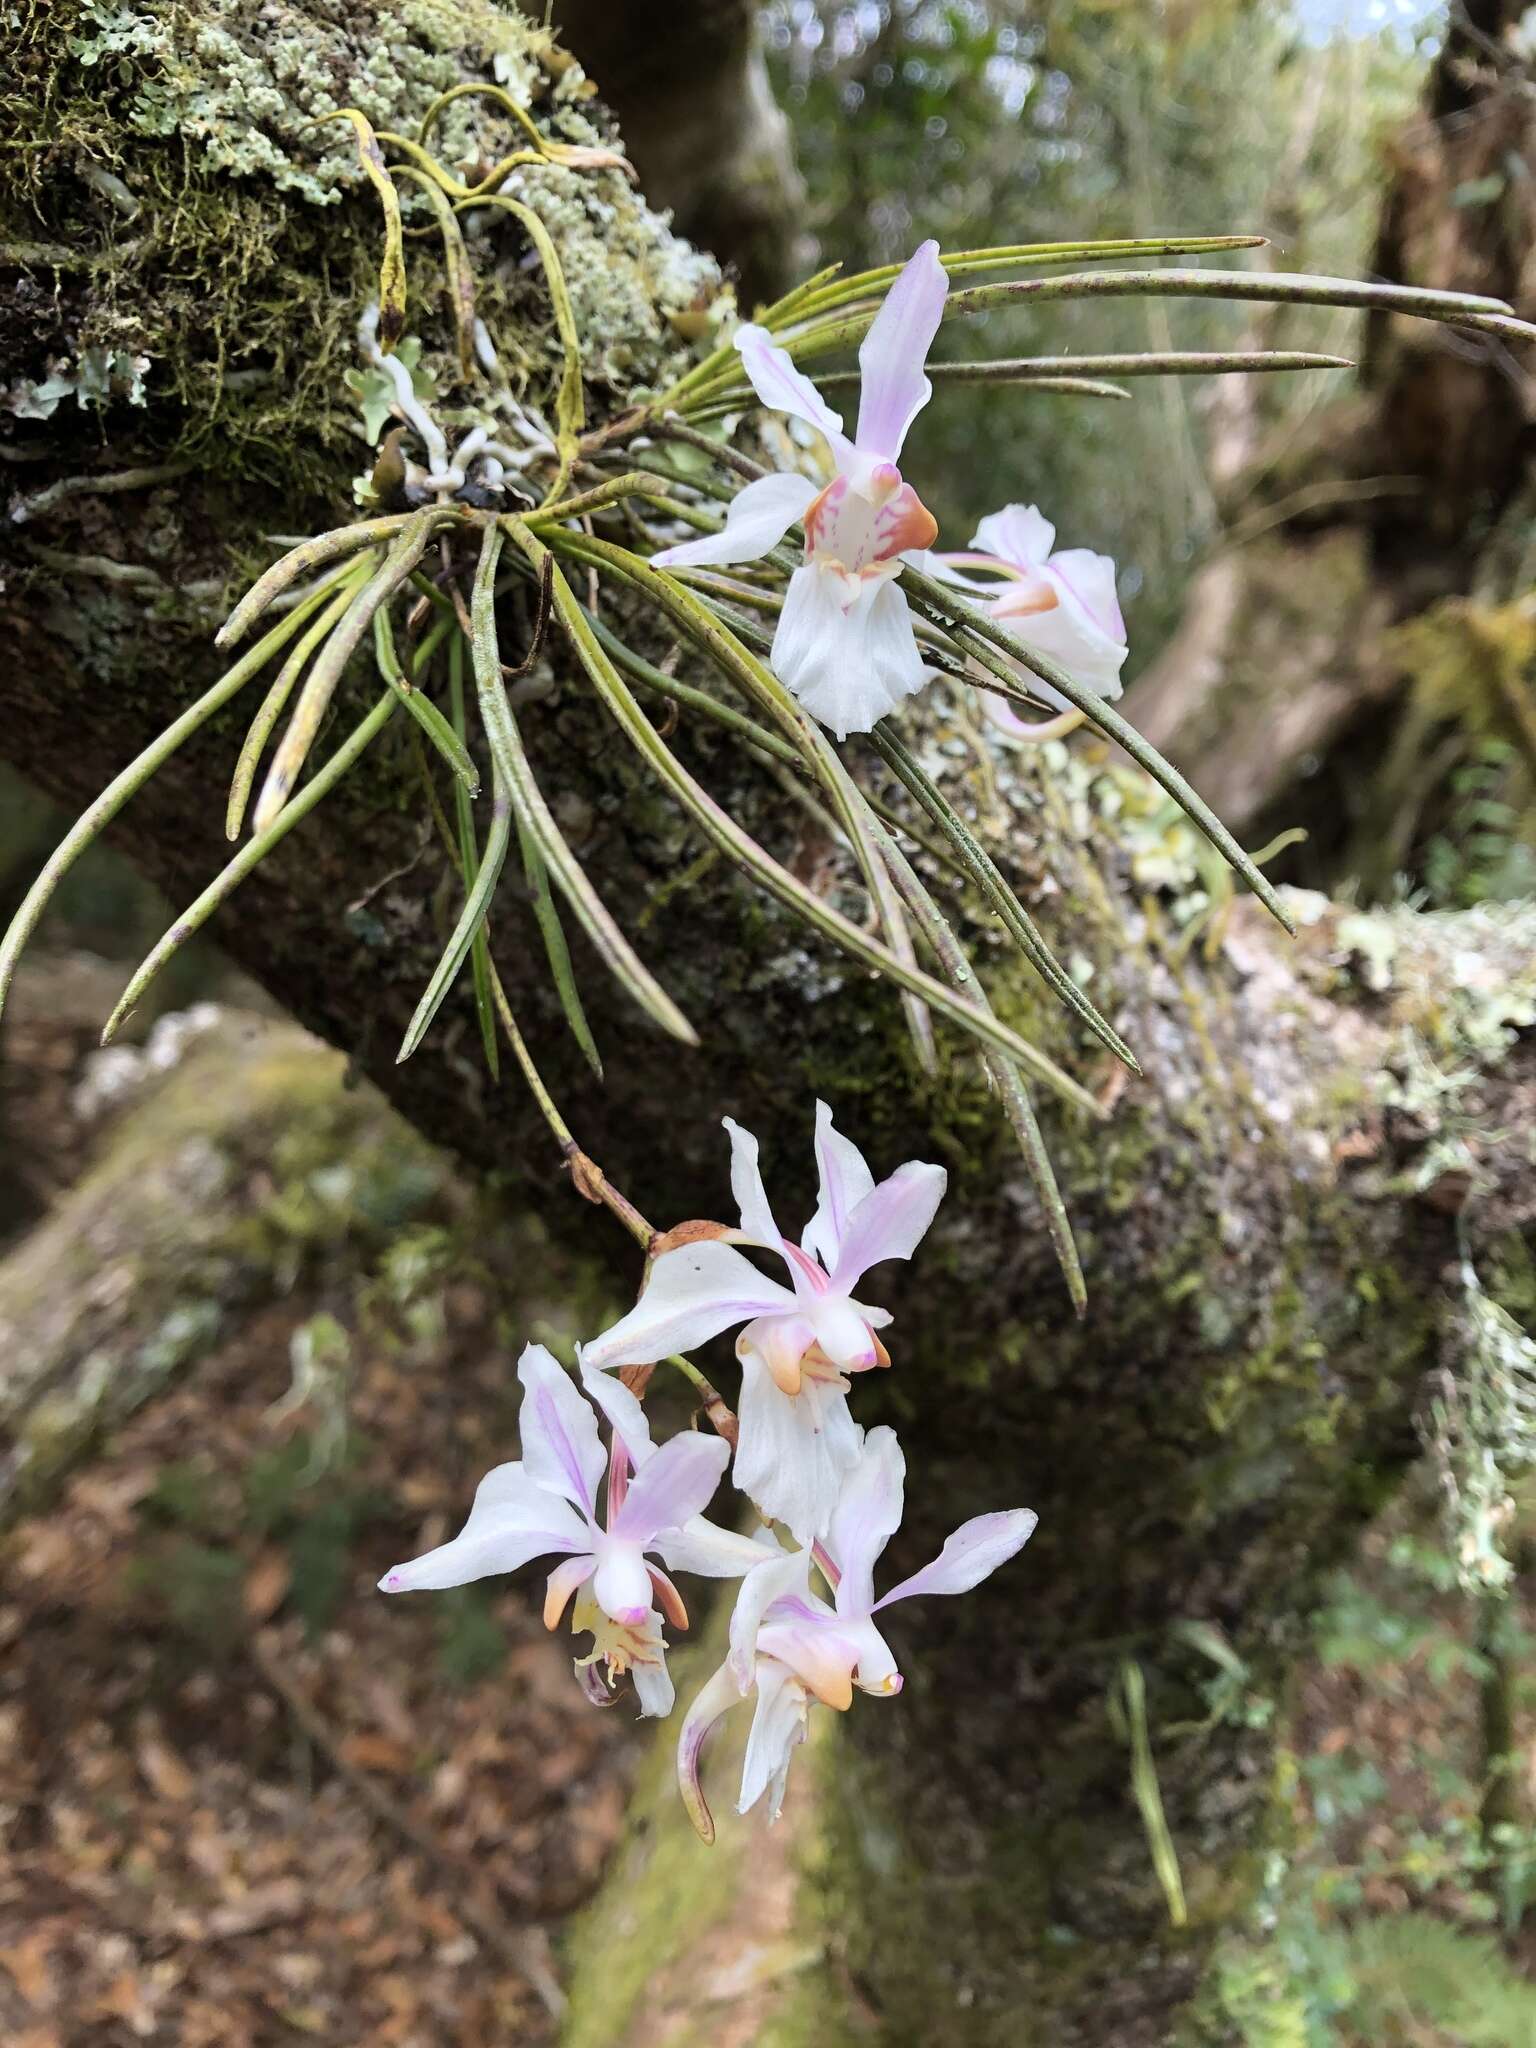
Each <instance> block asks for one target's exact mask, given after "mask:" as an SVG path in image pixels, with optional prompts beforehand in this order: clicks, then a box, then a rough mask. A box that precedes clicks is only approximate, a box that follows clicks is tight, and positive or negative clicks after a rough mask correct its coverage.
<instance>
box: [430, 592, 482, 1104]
mask: <svg viewBox="0 0 1536 2048" xmlns="http://www.w3.org/2000/svg"><path fill="white" fill-rule="evenodd" d="M438 594H439V596H441V594H442V593H441V592H439V593H438ZM448 609H449V617H450V618H451V619H452V621H453V624H452V629H451V637H450V639H449V641H448V716H449V719H450V721H451V722H452V725H453V736H454V738H455V739H456V740H457V741H458V743H459V745H460V746H461V747H463V748H464V751H465V753H466V754H467V753H468V751H469V746H468V729H467V723H466V720H465V716H464V635H463V634H462V633H461V632H460V631H459V626H458V618H457V615H456V614H455V613H454V611H453V607H452V606H451V605H450V606H449V608H448ZM423 672H424V665H423V663H422V661H421V658H420V656H419V655H418V657H417V663H416V673H417V674H418V675H421V674H422V673H423ZM423 759H425V757H423ZM453 812H454V823H455V826H456V827H457V830H458V835H459V865H460V867H461V868H462V870H463V874H464V886H465V888H467V889H472V888H473V887H474V886H475V877H476V875H478V874H479V872H480V842H479V836H478V834H477V833H476V831H475V814H474V810H473V808H472V806H471V804H470V792H469V790H468V789H467V788H466V786H465V784H464V782H463V781H462V779H461V778H460V777H458V776H455V777H454V781H453ZM469 965H470V973H471V975H472V976H473V978H474V984H475V1015H476V1017H477V1018H478V1019H479V1021H480V1041H481V1044H482V1045H483V1046H484V1047H485V1063H486V1065H487V1066H488V1067H489V1068H490V1070H491V1078H492V1080H495V1081H499V1080H500V1079H501V1042H500V1040H499V1039H498V1038H497V1036H496V999H495V983H496V970H495V968H494V967H493V965H492V964H491V935H490V920H489V919H488V918H487V919H482V921H481V923H480V926H479V928H478V929H477V931H476V932H475V937H474V943H473V944H472V945H471V947H470V950H469Z"/></svg>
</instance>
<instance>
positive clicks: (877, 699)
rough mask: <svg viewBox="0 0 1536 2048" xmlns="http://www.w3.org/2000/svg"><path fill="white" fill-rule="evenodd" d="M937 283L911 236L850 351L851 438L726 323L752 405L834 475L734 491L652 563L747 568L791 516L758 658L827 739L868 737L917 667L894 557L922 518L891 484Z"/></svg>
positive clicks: (789, 373) (907, 494) (909, 493)
mask: <svg viewBox="0 0 1536 2048" xmlns="http://www.w3.org/2000/svg"><path fill="white" fill-rule="evenodd" d="M948 290H949V279H948V278H947V276H946V275H945V271H944V266H943V264H942V263H941V262H940V261H939V245H938V243H937V242H924V243H923V245H922V247H921V248H920V249H919V250H918V251H917V253H916V255H914V256H913V257H912V258H911V260H910V261H909V262H908V263H907V264H906V266H905V267H904V269H903V270H902V272H901V274H900V276H899V277H898V278H897V279H896V282H895V283H894V284H893V285H892V286H891V289H890V291H889V292H888V293H887V295H886V300H885V304H884V305H883V306H882V307H881V308H880V311H879V313H878V314H877V315H876V317H875V320H874V324H873V325H872V326H871V327H870V329H869V332H868V333H867V334H866V335H865V337H864V341H863V345H862V346H861V348H860V349H859V369H860V372H861V379H862V381H861V384H860V393H859V424H858V430H857V433H856V434H855V436H854V438H853V440H852V441H850V440H849V439H848V438H847V437H846V435H845V434H844V433H843V422H842V417H841V415H840V414H838V413H835V412H833V410H832V408H831V407H830V406H829V405H828V404H827V402H826V400H825V399H824V398H823V397H822V396H821V394H820V392H819V391H818V390H817V389H816V387H815V385H814V384H813V383H812V382H811V380H810V379H809V378H808V377H807V376H806V375H805V374H804V373H803V372H802V371H800V370H797V369H796V368H795V365H794V363H793V361H792V360H791V358H790V356H789V354H788V352H787V350H785V349H782V348H779V347H777V346H776V345H775V343H774V340H773V337H772V335H771V334H769V333H768V331H767V329H766V328H762V327H756V326H752V325H747V326H744V327H739V328H738V329H737V330H736V337H735V340H736V347H737V348H738V350H739V351H740V352H741V360H742V365H743V367H744V369H745V370H746V373H747V376H748V378H749V379H750V380H751V384H752V388H753V390H754V391H755V392H756V393H757V395H758V397H759V399H760V400H761V401H762V403H763V404H764V405H765V406H768V407H769V408H770V409H771V410H773V411H775V412H787V413H789V414H790V415H791V416H792V417H793V418H795V419H798V420H803V421H804V422H805V424H806V425H807V426H809V427H814V428H815V429H816V430H817V431H818V432H819V433H821V434H822V435H824V436H825V438H826V441H827V444H828V446H829V447H830V449H831V451H832V460H833V463H834V465H835V467H836V474H835V475H834V477H833V478H832V481H831V482H830V483H829V484H828V485H826V487H825V488H824V489H823V490H820V491H818V490H817V488H816V486H815V485H814V484H813V483H811V482H810V481H809V480H808V479H807V478H805V477H803V476H798V475H795V474H793V473H786V474H781V475H775V476H765V477H760V478H759V479H758V480H757V482H755V483H750V484H748V485H747V487H746V488H745V490H742V491H739V492H738V493H737V495H736V497H735V498H734V499H733V501H732V503H731V508H730V511H729V512H728V513H727V515H726V522H725V527H724V530H723V531H722V532H720V533H717V534H709V535H706V536H705V537H704V538H703V539H700V540H692V541H687V542H685V543H684V544H683V545H682V546H680V547H674V548H664V549H663V550H662V551H661V553H660V554H658V555H655V556H653V557H652V559H653V561H654V562H655V565H656V567H657V568H659V569H668V568H674V569H680V568H685V567H689V568H698V567H703V566H704V565H705V564H712V565H717V566H718V565H724V564H727V563H732V562H754V561H756V560H757V559H758V557H759V556H761V555H765V554H767V553H768V551H769V549H770V548H774V547H777V546H778V544H779V542H780V541H781V540H782V539H783V538H784V536H785V534H786V533H788V531H789V529H790V528H791V527H792V526H793V525H794V524H795V522H796V521H797V520H799V521H800V522H801V523H802V524H803V525H804V527H805V563H804V566H803V567H802V568H799V569H797V570H796V571H795V573H794V575H793V576H792V577H791V578H790V581H789V589H788V591H787V592H786V594H785V598H784V609H783V610H782V612H781V613H780V614H779V624H778V630H777V631H776V632H775V634H774V636H773V651H772V653H771V654H770V656H769V661H770V664H771V666H772V667H773V670H774V672H775V674H776V675H777V676H778V677H779V680H780V681H781V682H782V683H783V684H784V686H785V688H786V689H788V690H791V691H792V692H793V693H794V695H795V696H796V697H798V698H799V699H800V702H801V703H802V704H803V705H804V706H805V708H806V710H807V711H809V712H810V713H811V714H812V716H813V717H816V718H819V719H820V720H821V722H822V724H823V725H828V726H830V727H831V728H832V730H833V731H834V732H835V733H836V734H837V736H838V738H839V739H846V738H847V737H848V735H849V733H851V732H868V731H869V730H870V728H871V727H872V726H873V725H874V724H875V723H876V721H877V720H879V719H881V718H883V717H884V716H885V714H886V713H887V712H888V711H891V710H894V709H895V707H896V705H898V704H899V703H900V702H901V701H902V699H903V698H904V697H909V696H911V694H912V692H913V691H914V690H919V689H921V688H922V686H923V683H924V682H925V681H926V680H927V674H928V671H927V670H926V668H925V667H924V664H923V659H922V656H921V654H920V653H919V652H918V647H917V641H916V638H915V636H914V634H913V630H912V615H911V613H910V611H909V610H908V608H907V600H906V598H905V597H904V596H903V595H902V593H901V591H899V590H898V589H897V588H896V584H895V581H894V578H895V577H896V576H897V575H899V573H900V571H901V565H902V561H903V559H904V557H906V556H907V555H909V554H917V553H921V551H922V550H924V549H925V548H929V547H931V546H932V544H933V541H934V537H935V535H936V534H937V532H938V528H937V526H936V524H935V522H934V518H933V515H932V513H931V512H930V511H929V510H928V508H927V506H926V505H925V504H924V503H923V501H922V500H921V498H919V497H918V495H917V493H916V491H914V490H913V488H912V486H911V485H910V484H909V483H906V482H904V481H903V479H902V474H901V471H900V470H899V469H898V468H897V466H896V462H897V457H898V456H899V455H900V454H901V449H902V443H903V442H904V441H905V440H906V437H907V429H908V428H909V427H910V426H911V424H912V422H913V420H914V419H916V417H917V415H918V413H920V412H921V411H922V409H923V407H924V406H925V405H926V404H927V403H928V400H929V399H930V398H931V397H932V395H933V386H932V385H931V384H930V383H929V381H928V379H927V377H926V376H925V375H924V372H923V364H924V362H925V360H926V358H927V355H928V349H929V345H930V343H931V342H932V340H933V337H934V335H935V334H936V333H937V331H938V326H939V321H940V320H941V319H942V317H943V313H944V300H945V296H946V294H947V292H948Z"/></svg>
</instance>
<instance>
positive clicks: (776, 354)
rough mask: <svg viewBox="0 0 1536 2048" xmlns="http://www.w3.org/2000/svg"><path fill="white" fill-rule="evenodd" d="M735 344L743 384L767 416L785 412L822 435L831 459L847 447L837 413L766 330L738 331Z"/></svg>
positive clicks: (760, 328) (787, 352)
mask: <svg viewBox="0 0 1536 2048" xmlns="http://www.w3.org/2000/svg"><path fill="white" fill-rule="evenodd" d="M735 342H736V350H737V353H738V354H739V355H740V357H741V366H742V368H743V369H744V370H745V371H746V373H747V380H748V382H749V383H750V384H751V386H752V389H753V390H754V391H755V392H756V393H757V395H758V397H759V399H761V401H762V403H763V404H764V405H766V406H767V407H768V409H769V411H770V412H787V413H788V414H789V415H790V416H791V418H793V419H797V420H803V421H804V422H805V424H806V425H807V426H808V427H814V428H815V429H816V431H817V433H818V434H825V435H826V437H827V439H828V441H829V442H830V443H831V444H832V450H833V453H834V455H836V454H837V453H838V452H839V451H841V450H842V449H845V448H847V447H848V445H849V444H848V442H847V440H846V439H845V438H844V435H843V420H842V415H841V413H835V412H834V411H833V410H832V408H831V406H830V405H828V403H827V401H826V400H825V399H824V398H823V397H822V395H821V393H820V392H819V391H818V390H817V389H816V386H815V385H814V384H813V383H812V382H811V380H810V378H809V377H807V376H806V374H805V372H804V371H803V370H797V369H796V368H795V365H794V360H793V358H792V357H791V356H790V354H789V351H788V350H787V349H782V348H780V347H779V346H778V345H777V343H776V342H775V341H774V338H773V336H772V335H771V334H770V333H769V332H768V330H767V328H766V327H757V326H753V325H752V324H751V323H748V325H746V326H745V327H738V328H737V330H736V334H735ZM839 466H841V465H839Z"/></svg>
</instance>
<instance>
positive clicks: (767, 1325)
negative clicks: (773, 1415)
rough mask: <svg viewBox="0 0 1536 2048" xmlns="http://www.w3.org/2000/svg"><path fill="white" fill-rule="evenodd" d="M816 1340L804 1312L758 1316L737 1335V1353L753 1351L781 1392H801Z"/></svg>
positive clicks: (744, 1355) (742, 1353)
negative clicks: (805, 1365) (807, 1356)
mask: <svg viewBox="0 0 1536 2048" xmlns="http://www.w3.org/2000/svg"><path fill="white" fill-rule="evenodd" d="M815 1342H816V1331H815V1329H814V1328H813V1326H812V1325H811V1323H810V1322H808V1321H807V1319H806V1318H805V1317H804V1316H759V1317H758V1318H757V1320H756V1322H752V1323H748V1324H747V1327H746V1328H745V1329H744V1330H743V1331H742V1333H741V1335H740V1336H739V1337H738V1338H737V1339H736V1356H737V1357H738V1358H745V1357H746V1355H747V1353H748V1352H749V1351H750V1352H753V1353H754V1354H755V1355H756V1356H757V1357H758V1358H760V1359H761V1360H762V1361H763V1363H764V1365H766V1366H767V1368H768V1370H769V1371H770V1372H771V1373H772V1374H773V1380H774V1385H775V1386H777V1387H778V1388H779V1389H780V1390H781V1392H783V1393H786V1394H798V1393H799V1391H800V1381H801V1377H802V1373H803V1361H804V1358H805V1354H806V1352H807V1351H809V1350H810V1348H811V1346H812V1345H813V1344H814V1343H815Z"/></svg>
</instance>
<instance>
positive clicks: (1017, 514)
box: [971, 505, 1056, 569]
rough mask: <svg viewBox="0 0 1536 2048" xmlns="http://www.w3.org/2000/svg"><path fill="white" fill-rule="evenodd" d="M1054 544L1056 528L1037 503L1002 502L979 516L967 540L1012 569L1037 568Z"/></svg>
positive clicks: (1042, 563)
mask: <svg viewBox="0 0 1536 2048" xmlns="http://www.w3.org/2000/svg"><path fill="white" fill-rule="evenodd" d="M1055 545H1056V529H1055V527H1054V526H1052V524H1051V522H1050V521H1049V519H1047V518H1046V516H1045V514H1044V513H1043V512H1042V511H1041V510H1040V507H1039V506H1038V505H1005V506H1004V507H1003V509H1002V511H1001V512H994V513H993V514H992V516H991V517H990V518H989V519H983V520H982V522H981V524H980V525H979V526H978V527H977V529H976V532H975V534H974V535H973V537H972V540H971V546H972V547H973V548H979V549H980V550H981V552H982V553H983V554H985V555H996V556H997V557H998V559H999V560H1000V561H1003V562H1009V563H1011V564H1012V565H1013V567H1014V568H1015V569H1038V568H1040V567H1042V566H1043V565H1044V562H1045V559H1046V556H1047V555H1049V553H1050V552H1051V549H1052V548H1053V547H1054V546H1055Z"/></svg>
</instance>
